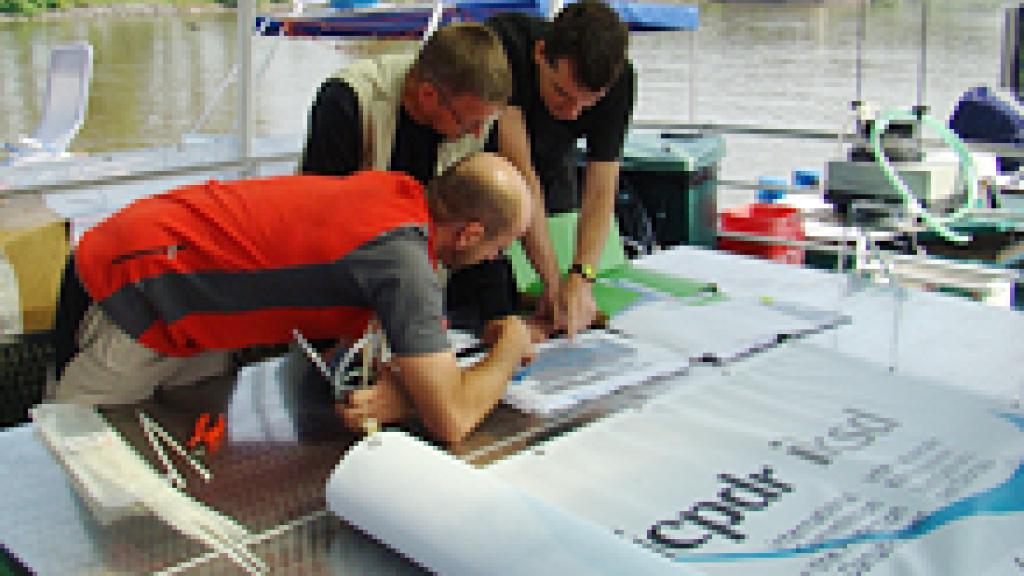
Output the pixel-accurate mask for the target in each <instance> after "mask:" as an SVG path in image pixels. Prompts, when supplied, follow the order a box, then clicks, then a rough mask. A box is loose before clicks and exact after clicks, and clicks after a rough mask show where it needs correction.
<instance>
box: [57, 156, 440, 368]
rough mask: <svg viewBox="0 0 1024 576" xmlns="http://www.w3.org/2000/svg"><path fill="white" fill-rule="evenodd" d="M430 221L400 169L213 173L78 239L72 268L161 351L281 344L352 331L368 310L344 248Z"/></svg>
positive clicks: (118, 319)
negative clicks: (337, 173) (336, 173)
mask: <svg viewBox="0 0 1024 576" xmlns="http://www.w3.org/2000/svg"><path fill="white" fill-rule="evenodd" d="M428 226H429V218H428V213H427V206H426V200H425V197H424V192H423V187H422V186H421V185H420V184H419V183H418V182H416V180H414V179H413V178H412V177H410V176H407V175H404V174H398V173H389V172H369V171H367V172H358V173H356V174H354V175H352V176H349V177H346V178H336V177H330V176H282V177H276V178H267V179H261V180H246V181H237V182H217V181H210V182H207V183H205V184H199V185H193V186H186V187H183V188H179V189H176V190H173V191H171V192H168V193H165V194H162V195H159V196H153V197H149V198H145V199H142V200H139V201H137V202H134V203H132V204H130V205H129V206H127V207H125V208H124V209H122V210H121V211H120V212H117V213H115V214H114V215H112V216H111V217H110V218H108V219H107V220H105V221H103V222H101V223H100V224H98V225H97V226H96V227H95V228H92V229H91V230H89V231H88V232H86V233H85V234H84V235H83V236H82V239H81V241H80V243H79V245H78V248H77V250H76V255H75V265H76V270H77V272H78V275H79V278H80V279H81V281H82V284H83V286H84V287H85V289H86V291H87V292H88V293H89V295H90V297H91V298H92V299H93V301H95V302H98V303H99V304H100V305H101V306H102V308H103V310H104V311H105V312H106V313H107V314H108V315H109V316H110V317H111V319H113V320H114V322H115V323H116V324H117V325H118V326H120V327H121V328H122V329H124V330H125V332H127V333H128V334H129V335H131V336H132V337H134V338H136V339H137V340H138V341H139V342H140V343H142V344H143V345H145V346H147V347H149V348H151V349H153V350H156V351H158V352H161V353H163V354H167V355H171V356H188V355H191V354H195V353H198V352H202V351H205V350H229V349H237V348H243V347H247V346H252V345H258V344H275V343H282V342H287V341H289V340H291V338H292V330H293V329H296V328H297V329H299V330H301V331H302V333H303V334H304V335H305V336H307V337H309V338H339V337H349V338H352V337H357V336H358V335H360V334H361V333H362V332H363V331H364V329H365V327H366V323H367V321H368V320H369V317H370V314H371V312H372V311H371V310H369V309H367V308H365V307H364V306H365V304H364V303H357V302H353V298H352V296H351V294H350V293H346V290H345V289H344V282H345V278H346V276H347V275H346V270H345V261H344V258H345V256H346V254H349V253H351V252H352V251H353V250H356V249H357V248H359V247H361V246H363V245H364V244H366V243H367V242H370V241H372V240H374V239H375V238H378V237H380V236H382V235H383V234H386V233H387V232H389V231H393V230H396V229H399V228H403V227H416V228H420V229H423V230H424V231H425V230H426V229H427V228H428ZM431 259H432V260H433V255H432V254H431Z"/></svg>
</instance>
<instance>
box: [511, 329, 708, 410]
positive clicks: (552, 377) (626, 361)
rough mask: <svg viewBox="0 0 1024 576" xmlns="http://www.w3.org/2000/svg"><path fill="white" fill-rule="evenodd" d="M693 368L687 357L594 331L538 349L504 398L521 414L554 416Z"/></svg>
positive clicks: (549, 342) (645, 343) (548, 343)
mask: <svg viewBox="0 0 1024 576" xmlns="http://www.w3.org/2000/svg"><path fill="white" fill-rule="evenodd" d="M688 365H689V360H688V358H687V357H686V355H685V354H679V353H678V352H676V351H672V350H668V349H665V348H661V347H659V346H656V345H654V344H652V343H649V342H644V343H643V344H642V345H641V343H640V342H638V341H635V340H632V339H630V338H626V337H623V336H620V335H617V334H612V333H610V332H607V331H604V330H592V331H590V332H584V333H582V334H578V335H577V336H576V338H575V339H574V340H572V341H569V340H566V339H556V340H549V341H547V342H545V343H544V344H542V345H540V346H538V347H537V356H536V358H534V360H533V362H531V363H530V365H529V366H527V367H526V368H525V369H524V370H523V371H522V372H520V373H519V374H517V375H516V377H515V378H513V380H512V382H510V383H509V385H508V390H506V392H505V397H504V399H503V400H504V401H505V402H506V403H508V404H511V405H512V406H515V407H516V408H519V409H520V410H524V411H527V412H533V413H536V414H550V413H552V412H555V411H558V410H564V409H568V408H571V407H573V406H576V405H577V404H579V403H580V402H584V401H587V400H592V399H594V398H598V397H600V396H604V395H606V394H609V393H612V392H615V391H616V390H619V389H622V388H624V387H627V386H633V385H636V384H641V383H643V382H647V381H649V380H650V379H652V378H656V377H659V376H665V375H667V374H673V373H677V372H681V371H683V370H685V369H686V368H687V366H688Z"/></svg>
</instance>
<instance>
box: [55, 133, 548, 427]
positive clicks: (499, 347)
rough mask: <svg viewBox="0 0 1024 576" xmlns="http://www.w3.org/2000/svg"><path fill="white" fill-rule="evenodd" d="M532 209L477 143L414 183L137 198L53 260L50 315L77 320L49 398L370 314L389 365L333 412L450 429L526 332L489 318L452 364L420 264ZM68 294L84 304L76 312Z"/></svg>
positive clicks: (208, 371)
mask: <svg viewBox="0 0 1024 576" xmlns="http://www.w3.org/2000/svg"><path fill="white" fill-rule="evenodd" d="M296 192H301V194H297V193H296ZM531 212H532V206H531V205H530V193H529V189H528V188H527V186H526V184H525V182H524V181H523V179H522V177H521V176H520V174H519V172H518V171H517V170H516V169H515V168H514V167H513V166H512V165H511V164H509V163H508V162H507V161H506V160H504V159H502V158H501V157H498V156H495V155H492V154H485V153H480V154H475V155H472V156H469V157H467V158H466V159H464V160H462V161H461V162H459V163H458V164H455V165H454V166H452V167H451V168H449V169H448V170H446V171H445V172H444V173H442V174H441V175H440V176H438V177H437V178H435V179H434V180H432V181H431V182H430V184H429V185H428V187H427V189H426V190H424V188H423V186H422V185H420V184H419V183H418V182H417V181H416V180H415V179H413V178H411V177H409V176H407V175H404V174H400V173H393V172H373V171H366V172H357V173H355V174H353V175H351V176H347V177H341V178H339V177H331V176H284V177H277V178H267V179H261V180H244V181H237V182H217V181H211V182H208V183H205V184H200V185H193V186H186V187H183V188H178V189H175V190H172V191H170V192H167V193H165V194H162V195H159V196H154V197H150V198H145V199H142V200H139V201H136V202H134V203H132V204H130V205H129V206H127V207H125V208H124V209H123V210H121V211H120V212H117V213H116V214H114V215H113V216H111V217H110V218H109V219H107V220H105V221H103V222H102V223H100V224H99V225H97V226H96V227H95V228H93V229H91V230H89V231H88V232H86V233H85V235H83V237H82V239H81V242H80V243H79V245H78V248H77V250H76V253H75V255H74V258H73V266H69V267H68V270H67V271H66V272H65V282H64V285H63V287H62V291H61V305H60V306H61V308H62V310H61V311H60V312H58V315H59V317H61V318H65V319H67V318H78V319H79V320H78V321H77V322H70V323H69V322H64V323H63V324H64V326H63V327H62V326H58V330H64V331H66V332H68V333H69V334H71V335H73V336H72V337H71V338H69V339H68V340H69V341H71V342H73V343H74V345H75V349H73V350H64V351H62V350H58V362H59V366H58V371H59V372H58V373H59V374H61V376H60V380H59V383H58V387H57V390H56V395H55V398H54V400H55V401H57V402H68V403H81V404H91V405H110V404H128V403H134V402H138V401H140V400H143V399H145V398H147V397H149V396H150V395H151V394H152V392H153V390H154V389H155V388H156V387H157V386H161V385H182V384H189V383H194V382H197V381H199V380H201V379H205V378H208V377H211V376H215V375H217V374H220V373H223V372H224V371H225V370H227V369H228V368H229V362H228V357H229V356H228V352H229V351H231V350H234V349H239V348H245V347H251V346H257V345H268V344H279V343H285V342H288V341H290V340H291V338H292V330H293V329H298V330H300V331H301V332H302V333H303V334H304V335H306V336H307V337H309V338H318V339H324V338H337V339H342V340H354V339H355V338H358V337H359V336H360V335H361V334H362V333H363V332H364V331H365V329H366V326H367V323H368V321H369V319H370V317H371V315H373V314H376V316H377V318H378V319H379V321H380V324H381V326H382V328H383V330H384V332H385V335H386V336H387V339H388V343H389V345H390V347H391V350H392V353H393V354H394V360H393V366H394V367H395V368H397V371H386V372H385V373H384V374H383V375H382V376H381V378H380V382H379V383H378V385H377V386H374V387H373V388H371V390H372V393H371V392H369V391H367V392H364V393H362V394H360V395H357V396H354V397H353V398H350V400H349V403H348V404H347V405H344V406H340V407H339V412H340V413H341V415H342V417H343V419H344V420H345V422H346V424H348V425H349V426H350V427H353V428H359V427H361V426H362V423H363V419H365V418H367V417H372V418H376V419H377V421H378V422H380V423H387V422H391V421H394V420H397V419H400V418H405V417H408V416H410V415H411V414H414V415H416V416H417V417H419V418H420V419H421V420H422V422H423V424H424V425H425V426H426V428H427V430H428V431H429V432H430V433H431V434H432V435H433V436H434V437H436V438H437V439H438V440H441V441H444V442H454V441H458V440H460V439H462V438H463V437H465V436H466V435H467V434H468V433H469V432H470V431H471V430H472V429H473V428H474V427H476V425H477V424H478V423H479V422H480V421H481V420H482V419H483V418H484V416H486V415H487V413H488V412H489V411H490V410H491V409H492V408H493V407H494V406H495V404H497V402H498V400H499V399H500V398H501V397H502V395H503V394H504V391H505V387H506V386H507V384H508V380H509V379H510V378H511V376H512V375H513V374H514V373H515V371H516V370H517V369H518V368H519V366H520V365H521V363H522V362H523V360H524V358H525V357H526V355H527V354H528V353H529V350H530V335H529V332H528V330H527V329H526V327H525V326H524V325H523V323H522V322H521V321H520V320H519V319H518V318H516V317H513V316H508V317H504V318H500V319H498V320H496V321H495V322H493V323H492V324H491V325H490V326H489V336H490V337H491V340H492V341H493V343H494V344H493V347H492V349H491V352H490V354H489V355H488V357H487V358H486V359H485V360H484V361H483V362H481V363H480V364H478V365H476V366H474V367H473V368H470V369H466V370H461V369H459V368H458V367H457V365H456V363H455V356H454V354H453V353H452V351H451V350H450V347H449V345H448V341H447V337H446V334H445V330H444V327H443V315H442V292H441V288H440V287H439V285H438V281H437V276H436V273H435V266H436V265H437V264H438V263H441V264H444V265H445V266H449V267H453V268H458V267H460V266H465V265H468V264H472V263H475V262H479V261H481V260H486V259H490V258H494V257H495V256H496V255H497V254H499V253H500V252H501V250H503V249H504V248H505V247H506V246H507V245H508V244H509V243H510V242H511V241H512V240H513V239H515V238H517V237H518V236H520V235H521V234H522V233H523V232H524V231H525V230H526V228H527V227H528V226H529V223H530V214H531ZM428 233H429V235H428ZM75 292H79V293H80V294H82V295H84V297H83V298H75V295H76V294H75ZM75 301H84V302H85V303H86V305H85V306H82V308H83V310H81V311H80V313H77V314H76V313H75V311H74V310H68V309H67V308H68V306H71V304H70V303H74V302H75ZM58 340H60V338H58ZM61 359H64V361H61Z"/></svg>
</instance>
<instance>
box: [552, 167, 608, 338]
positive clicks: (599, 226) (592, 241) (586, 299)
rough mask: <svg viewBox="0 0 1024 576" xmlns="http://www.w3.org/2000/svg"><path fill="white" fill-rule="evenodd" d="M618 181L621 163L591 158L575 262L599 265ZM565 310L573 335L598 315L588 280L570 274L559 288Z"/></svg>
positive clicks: (569, 329) (567, 324)
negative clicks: (597, 160)
mask: <svg viewBox="0 0 1024 576" xmlns="http://www.w3.org/2000/svg"><path fill="white" fill-rule="evenodd" d="M618 184H619V163H618V162H615V161H611V162H588V163H587V170H586V176H585V180H584V183H583V194H582V196H581V198H580V219H579V224H578V226H577V229H576V254H575V256H574V258H573V262H574V263H578V264H589V265H591V266H593V267H594V268H597V263H598V260H600V258H601V252H602V250H604V245H605V242H606V241H607V239H608V228H609V224H610V222H611V218H612V215H613V213H614V211H615V190H616V189H617V188H618ZM559 295H560V301H561V303H562V306H563V307H564V308H565V311H566V322H565V327H566V331H567V332H568V334H569V336H570V337H572V336H574V335H575V334H576V332H577V331H579V330H582V329H584V328H586V327H587V326H589V325H590V324H591V323H592V322H593V321H594V318H595V317H596V316H597V306H596V304H595V303H594V296H593V294H592V292H591V286H590V283H589V282H586V281H584V280H583V278H581V277H580V276H578V275H575V274H570V275H569V276H567V277H566V279H565V284H564V285H563V286H562V289H561V290H560V293H559Z"/></svg>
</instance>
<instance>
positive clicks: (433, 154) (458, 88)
mask: <svg viewBox="0 0 1024 576" xmlns="http://www.w3.org/2000/svg"><path fill="white" fill-rule="evenodd" d="M510 89H511V75H510V72H509V69H508V64H507V61H506V60H505V56H504V52H503V50H502V48H501V44H500V43H499V42H498V40H497V38H496V37H495V35H494V34H493V32H491V31H490V30H489V29H488V28H486V27H485V26H482V25H480V24H454V25H450V26H446V27H444V28H441V29H440V30H438V31H437V32H435V33H434V34H433V35H432V36H431V37H430V38H429V39H428V40H427V41H426V43H425V44H424V45H423V47H422V48H421V49H420V51H419V53H418V54H417V55H416V56H415V57H413V56H409V55H398V56H395V55H386V56H380V57H377V58H371V59H366V60H361V61H357V62H354V63H352V64H351V65H349V66H347V67H346V68H345V69H343V70H341V71H340V72H339V73H338V74H337V75H336V76H335V77H332V78H329V79H327V80H326V81H325V82H324V83H323V84H322V85H321V86H320V89H319V91H318V93H317V96H316V100H315V101H314V103H313V107H312V109H311V110H310V113H309V133H308V135H307V140H306V147H305V151H304V153H303V158H302V161H301V164H300V170H301V171H302V172H303V173H306V174H325V175H334V176H344V175H347V174H351V173H352V172H355V171H357V170H361V169H366V168H375V169H378V170H393V171H400V172H406V173H408V174H410V175H412V176H413V177H415V178H416V179H417V180H419V181H420V182H421V183H424V184H426V183H427V182H428V181H429V180H430V179H431V178H433V177H434V176H436V175H437V174H439V173H440V172H441V171H442V170H443V169H444V168H445V167H446V166H448V165H450V164H452V163H454V162H455V161H457V160H458V159H459V158H461V157H463V156H465V155H466V154H468V153H470V152H473V151H477V150H479V149H480V148H482V145H483V139H484V138H485V137H486V128H487V127H488V125H489V124H490V121H491V119H492V118H493V117H494V116H495V115H496V114H498V113H499V112H500V111H501V110H502V109H503V108H504V106H505V103H506V101H507V100H508V95H509V91H510Z"/></svg>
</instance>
